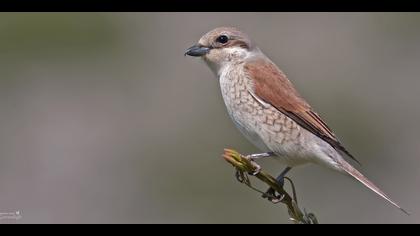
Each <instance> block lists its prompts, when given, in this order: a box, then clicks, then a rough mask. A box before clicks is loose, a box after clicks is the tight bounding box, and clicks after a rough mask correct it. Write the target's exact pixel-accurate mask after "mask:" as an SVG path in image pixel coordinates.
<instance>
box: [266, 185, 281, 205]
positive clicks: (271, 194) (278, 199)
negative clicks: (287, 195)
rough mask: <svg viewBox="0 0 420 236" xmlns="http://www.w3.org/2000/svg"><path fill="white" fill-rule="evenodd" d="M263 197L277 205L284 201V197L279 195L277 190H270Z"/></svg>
mask: <svg viewBox="0 0 420 236" xmlns="http://www.w3.org/2000/svg"><path fill="white" fill-rule="evenodd" d="M262 197H263V198H267V199H268V200H269V201H270V202H272V203H274V204H276V203H279V202H281V201H282V200H283V198H284V195H283V194H281V195H277V194H276V190H274V189H273V188H269V189H268V190H267V191H266V192H265V193H263V195H262Z"/></svg>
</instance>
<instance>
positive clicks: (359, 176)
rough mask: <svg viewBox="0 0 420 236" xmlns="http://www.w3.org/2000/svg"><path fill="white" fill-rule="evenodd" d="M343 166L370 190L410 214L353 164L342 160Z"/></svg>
mask: <svg viewBox="0 0 420 236" xmlns="http://www.w3.org/2000/svg"><path fill="white" fill-rule="evenodd" d="M340 166H341V168H342V169H343V170H344V171H345V172H347V173H348V174H349V175H351V176H353V177H354V178H355V179H357V180H358V181H360V182H361V183H362V184H364V185H365V186H366V187H368V188H369V189H370V190H372V191H373V192H375V193H376V194H378V195H379V196H381V197H382V198H384V199H385V200H387V201H388V202H389V203H391V204H392V205H394V206H395V207H397V208H398V209H400V210H401V211H402V212H404V213H405V214H407V215H410V213H409V212H407V211H406V210H404V209H403V208H402V207H400V206H399V205H398V204H397V203H396V202H394V201H393V200H391V198H390V197H388V196H387V195H386V194H385V193H384V192H383V191H382V190H381V189H379V188H378V187H377V186H376V185H375V184H373V183H372V182H371V181H370V180H369V179H368V178H366V177H365V176H364V175H362V173H360V172H359V171H358V170H356V169H355V168H354V167H353V166H351V165H350V164H349V163H347V162H346V161H344V160H343V161H341V162H340Z"/></svg>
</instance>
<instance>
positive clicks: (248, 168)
mask: <svg viewBox="0 0 420 236" xmlns="http://www.w3.org/2000/svg"><path fill="white" fill-rule="evenodd" d="M223 158H224V159H225V160H226V161H227V162H229V163H230V164H232V165H233V167H235V169H236V178H237V179H238V180H239V182H241V183H244V184H246V185H247V186H248V187H250V188H252V189H253V190H255V191H257V192H259V193H262V194H263V195H262V197H263V198H267V199H268V200H269V201H270V202H272V203H279V202H280V203H283V204H285V205H286V206H287V209H288V213H289V216H290V220H292V221H293V222H294V223H297V224H318V220H317V219H316V217H315V215H314V214H313V213H306V211H305V210H304V211H303V212H302V211H301V210H300V209H299V206H298V204H297V196H296V190H295V187H294V184H293V182H292V180H291V179H290V178H287V177H286V178H285V179H286V180H288V181H289V183H290V185H291V186H292V196H290V194H289V193H287V192H286V191H285V190H284V189H283V187H282V186H280V185H279V184H278V182H277V180H276V179H275V178H274V177H273V176H271V175H270V174H268V173H266V172H265V171H263V170H259V172H258V173H257V174H255V175H251V176H255V177H256V178H258V179H259V180H261V181H263V182H264V183H266V184H267V185H268V186H270V187H271V189H272V190H273V191H272V192H263V191H261V190H258V189H257V188H255V187H253V186H252V185H251V181H250V179H249V176H250V175H249V174H248V173H255V172H256V171H257V167H256V166H255V165H253V163H251V161H250V160H249V159H247V158H245V157H244V156H243V155H242V154H240V153H238V152H237V151H235V150H232V149H225V150H224V154H223Z"/></svg>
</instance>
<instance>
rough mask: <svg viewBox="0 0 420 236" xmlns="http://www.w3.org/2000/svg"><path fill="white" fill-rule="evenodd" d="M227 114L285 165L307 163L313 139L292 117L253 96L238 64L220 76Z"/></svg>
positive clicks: (248, 80)
mask: <svg viewBox="0 0 420 236" xmlns="http://www.w3.org/2000/svg"><path fill="white" fill-rule="evenodd" d="M219 82H220V88H221V92H222V96H223V100H224V102H225V105H226V108H227V111H228V113H229V116H230V117H231V119H232V120H233V122H234V123H235V125H236V126H237V127H238V129H239V130H240V131H241V133H242V134H243V135H244V136H245V137H246V138H247V139H248V140H249V141H250V142H252V143H253V144H254V145H256V146H257V147H258V148H259V149H261V150H262V151H263V152H268V151H272V152H275V153H276V155H277V156H278V158H277V159H278V160H279V161H281V162H284V164H286V165H288V166H296V165H300V164H304V163H306V162H309V161H310V160H311V159H312V157H313V155H312V153H310V152H308V150H311V147H309V146H308V145H311V142H308V141H310V140H308V139H311V138H313V135H311V134H310V133H309V132H308V131H306V130H305V129H303V128H301V127H300V126H299V125H298V124H297V123H296V122H294V121H293V120H292V119H290V118H289V117H287V116H286V115H284V114H283V113H281V112H280V111H278V110H277V109H276V108H275V107H273V106H271V105H270V104H264V103H263V102H261V101H258V99H257V98H255V97H254V96H253V95H252V89H253V87H252V86H253V85H252V81H251V80H250V79H249V78H247V76H246V75H245V74H244V70H243V69H242V67H241V66H234V67H227V68H224V69H223V70H221V73H220V76H219Z"/></svg>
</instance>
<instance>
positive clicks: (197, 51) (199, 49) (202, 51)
mask: <svg viewBox="0 0 420 236" xmlns="http://www.w3.org/2000/svg"><path fill="white" fill-rule="evenodd" d="M209 51H210V48H208V47H205V46H203V45H199V44H196V45H194V46H192V47H190V48H188V49H187V51H185V53H184V56H185V55H188V56H192V57H201V56H204V55H206V54H207V53H208V52H209Z"/></svg>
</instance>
